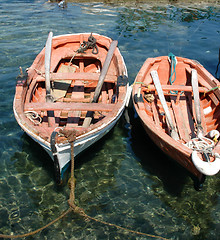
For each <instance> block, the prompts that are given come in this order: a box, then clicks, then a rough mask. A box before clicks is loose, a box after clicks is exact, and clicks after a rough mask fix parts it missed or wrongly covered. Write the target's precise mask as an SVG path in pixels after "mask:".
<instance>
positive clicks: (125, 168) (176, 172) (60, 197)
mask: <svg viewBox="0 0 220 240" xmlns="http://www.w3.org/2000/svg"><path fill="white" fill-rule="evenodd" d="M51 30H52V31H53V32H54V35H59V34H66V33H78V32H97V33H100V34H104V35H107V36H109V37H111V38H113V39H116V40H118V41H119V48H120V50H121V53H122V54H123V56H124V58H125V62H126V64H127V68H128V73H129V81H130V83H132V82H133V81H134V78H135V76H136V74H137V72H138V71H139V69H140V67H141V66H142V64H143V62H144V61H145V59H146V58H147V57H155V56H159V55H167V54H168V53H169V52H172V53H174V54H175V55H179V56H184V57H187V58H192V59H197V60H198V61H199V62H200V63H201V64H203V65H204V66H205V68H206V69H207V70H208V71H209V72H210V73H212V74H213V75H214V74H215V71H216V66H217V63H218V50H219V47H220V8H219V7H215V6H207V7H203V6H201V5H200V4H196V5H195V6H185V7H181V6H178V5H171V4H170V5H161V6H156V5H155V6H153V5H148V4H142V5H139V6H137V7H134V6H133V7H123V6H122V5H118V6H117V5H116V4H111V5H107V4H103V3H68V5H67V8H66V9H61V8H59V7H58V6H57V4H56V3H48V2H46V1H43V0H38V1H37V0H36V1H27V0H26V1H25V0H22V1H3V0H0V84H1V88H0V141H1V145H0V233H4V234H11V233H13V234H22V233H26V232H28V231H31V230H35V229H36V228H39V227H42V226H43V225H45V224H47V223H48V222H49V221H51V220H53V219H55V218H56V217H58V216H59V215H60V214H61V213H62V212H63V211H64V210H66V209H67V208H68V204H67V199H68V198H69V189H68V186H67V185H65V186H63V187H58V186H56V184H55V181H54V176H53V164H52V162H51V160H50V158H49V157H48V156H47V154H46V153H45V152H44V151H43V150H42V149H41V148H40V147H39V146H38V145H36V144H35V143H34V142H33V141H32V140H31V139H30V138H29V137H27V136H26V135H25V134H24V133H23V132H22V131H21V129H20V127H19V126H18V125H17V123H16V121H15V119H14V116H13V110H12V103H13V97H14V92H15V83H16V77H17V75H18V74H19V70H18V68H19V66H22V67H23V69H25V68H27V67H29V66H30V65H31V63H32V62H33V60H34V58H35V57H36V55H37V53H38V52H39V51H40V50H41V49H42V47H43V46H44V44H45V41H46V38H47V35H48V32H49V31H51ZM129 114H130V117H131V125H129V124H128V123H126V121H125V118H124V117H123V118H122V119H121V120H120V121H119V123H118V124H117V126H116V127H115V128H114V130H113V131H112V132H111V133H110V134H109V135H108V136H107V137H105V138H104V140H103V141H101V142H99V143H98V144H96V145H95V146H94V147H93V148H92V149H89V151H87V152H86V153H85V154H83V155H81V156H80V158H78V159H77V166H76V169H75V175H76V199H77V204H78V205H79V206H80V207H82V208H83V209H84V210H85V212H86V213H87V214H89V215H91V216H92V217H96V218H98V219H101V220H104V221H107V222H110V223H114V224H118V225H120V226H123V227H126V228H129V229H133V230H136V231H139V232H144V233H148V234H153V235H159V236H163V237H165V238H169V239H213V240H214V239H220V237H219V236H220V179H219V175H217V176H214V177H208V178H207V179H206V182H205V184H204V188H203V190H202V191H201V192H197V191H195V189H194V187H193V180H192V178H191V177H190V175H189V174H188V173H187V172H186V171H185V170H183V169H182V168H181V167H179V166H178V165H176V164H175V163H173V162H172V161H170V160H169V159H168V158H167V157H166V156H165V155H163V154H162V153H161V152H160V151H159V150H158V148H157V147H155V146H154V144H152V143H151V141H150V140H149V139H148V137H147V136H146V135H145V134H144V132H143V129H142V127H141V126H140V123H139V121H138V119H137V118H136V116H134V114H133V112H132V108H131V109H130V111H129ZM27 239H71V240H74V239H91V240H93V239H152V238H150V237H145V236H141V235H136V234H131V233H128V232H126V231H122V230H118V229H116V228H114V227H110V226H105V225H102V224H100V223H96V222H93V221H89V222H86V221H84V219H82V218H80V217H79V216H77V215H73V214H69V215H68V216H67V217H65V218H64V219H63V220H61V221H59V222H57V223H56V224H54V225H53V226H51V227H50V228H48V229H47V230H44V231H42V232H41V233H39V234H36V235H35V236H33V237H29V238H27Z"/></svg>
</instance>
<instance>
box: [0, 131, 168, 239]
mask: <svg viewBox="0 0 220 240" xmlns="http://www.w3.org/2000/svg"><path fill="white" fill-rule="evenodd" d="M71 137H73V135H72V134H71ZM68 138H69V137H68ZM74 140H75V138H74ZM74 140H73V138H71V141H70V138H69V142H70V144H71V178H70V182H69V183H70V196H69V200H68V204H69V209H67V210H66V211H65V212H63V213H62V214H61V215H60V216H59V217H58V218H56V219H55V220H53V221H51V222H50V223H48V224H47V225H45V226H43V227H41V228H39V229H37V230H35V231H32V232H29V233H25V234H19V235H5V234H0V238H11V239H12V238H13V239H15V238H24V237H29V236H32V235H34V234H36V233H39V232H41V231H42V230H44V229H46V228H48V227H49V226H51V225H53V224H54V223H55V222H57V221H59V220H60V219H62V218H64V217H65V216H66V215H67V214H68V213H70V212H74V213H77V214H79V215H80V216H82V217H84V218H85V219H87V220H88V219H90V220H93V221H95V222H99V223H101V224H104V225H108V226H111V227H115V228H117V229H120V230H123V231H127V232H130V233H134V234H137V235H142V236H147V237H151V238H158V239H162V240H168V239H167V238H164V237H161V236H156V235H151V234H148V233H142V232H138V231H134V230H131V229H128V228H125V227H121V226H118V225H116V224H113V223H108V222H105V221H102V220H98V219H96V218H93V217H91V216H89V215H87V214H86V213H85V212H84V210H83V209H82V208H80V207H78V206H76V205H75V177H74Z"/></svg>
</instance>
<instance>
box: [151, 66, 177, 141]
mask: <svg viewBox="0 0 220 240" xmlns="http://www.w3.org/2000/svg"><path fill="white" fill-rule="evenodd" d="M150 74H151V77H152V78H153V81H154V85H155V88H156V90H157V94H158V97H159V99H160V102H161V104H162V106H163V109H164V112H165V116H166V120H167V124H168V127H169V129H170V135H171V137H172V138H173V139H174V140H179V136H178V134H177V132H176V129H175V126H174V124H173V120H172V118H171V115H170V111H169V108H168V106H167V103H166V100H165V97H164V94H163V90H162V87H161V83H160V79H159V76H158V73H157V71H156V70H153V71H151V73H150Z"/></svg>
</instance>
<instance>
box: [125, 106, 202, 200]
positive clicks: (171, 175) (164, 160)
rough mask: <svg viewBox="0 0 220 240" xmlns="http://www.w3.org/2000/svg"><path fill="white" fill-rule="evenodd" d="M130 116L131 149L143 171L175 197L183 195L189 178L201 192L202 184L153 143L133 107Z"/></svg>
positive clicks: (130, 109)
mask: <svg viewBox="0 0 220 240" xmlns="http://www.w3.org/2000/svg"><path fill="white" fill-rule="evenodd" d="M128 114H129V118H130V124H131V139H130V141H131V148H132V150H133V152H134V154H135V155H136V156H137V158H138V159H139V161H140V163H141V165H142V167H143V169H144V170H145V171H147V172H148V173H150V174H151V175H155V176H157V177H158V178H159V179H160V180H161V181H162V183H163V186H164V189H165V190H166V191H167V192H169V193H170V194H173V195H175V196H178V195H179V194H181V192H182V190H183V188H184V185H185V184H186V182H187V181H188V179H189V178H191V179H192V181H193V183H194V187H195V189H196V190H200V188H199V187H201V186H200V185H201V184H200V183H199V182H198V180H197V179H196V178H195V177H194V176H193V175H192V174H191V173H190V172H188V171H187V170H186V169H185V168H183V167H182V166H181V165H179V164H177V163H176V162H175V161H174V160H173V159H171V158H170V157H169V156H167V155H166V154H164V153H163V152H162V150H161V149H160V148H158V147H157V146H156V144H154V142H152V140H151V139H150V137H149V136H148V135H147V134H146V132H145V131H144V129H143V126H142V124H141V121H140V119H139V118H138V116H137V114H136V112H135V110H134V109H133V107H130V108H129V112H128Z"/></svg>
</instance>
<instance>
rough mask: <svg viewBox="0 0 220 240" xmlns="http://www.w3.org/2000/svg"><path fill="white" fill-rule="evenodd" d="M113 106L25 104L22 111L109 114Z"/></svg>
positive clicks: (92, 104) (95, 104) (99, 104)
mask: <svg viewBox="0 0 220 240" xmlns="http://www.w3.org/2000/svg"><path fill="white" fill-rule="evenodd" d="M114 107H115V104H105V103H63V102H56V103H46V102H45V103H27V104H25V106H24V111H53V110H54V111H61V110H65V111H105V112H110V111H112V110H113V109H114Z"/></svg>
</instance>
